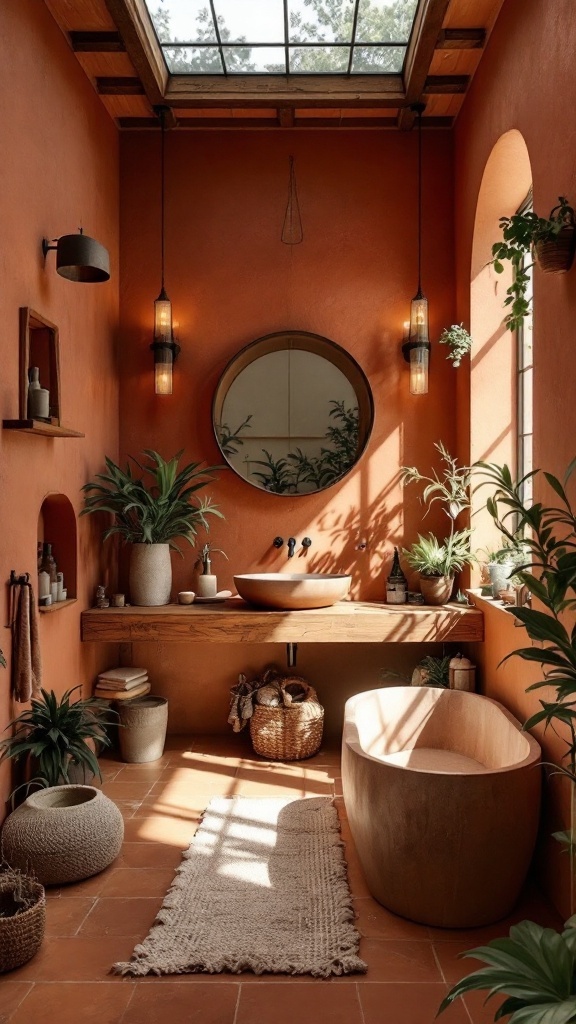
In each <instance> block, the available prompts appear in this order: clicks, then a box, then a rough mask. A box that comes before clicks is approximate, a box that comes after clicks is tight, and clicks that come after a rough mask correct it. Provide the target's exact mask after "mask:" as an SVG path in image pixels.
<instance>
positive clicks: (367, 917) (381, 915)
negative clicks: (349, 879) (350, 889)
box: [354, 897, 428, 939]
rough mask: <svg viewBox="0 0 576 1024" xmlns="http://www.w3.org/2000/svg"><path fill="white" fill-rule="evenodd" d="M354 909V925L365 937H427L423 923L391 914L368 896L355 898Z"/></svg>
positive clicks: (426, 930)
mask: <svg viewBox="0 0 576 1024" xmlns="http://www.w3.org/2000/svg"><path fill="white" fill-rule="evenodd" d="M354 911H355V914H356V922H355V924H356V927H357V929H358V931H359V932H360V934H361V935H363V936H364V937H365V938H367V939H427V938H428V929H427V928H426V926H425V925H423V924H415V923H414V922H413V921H406V920H405V919H404V918H403V917H398V916H397V915H396V914H392V913H391V911H389V910H386V908H385V907H382V906H380V904H379V903H377V902H376V900H373V899H371V898H370V897H364V898H360V899H355V900H354Z"/></svg>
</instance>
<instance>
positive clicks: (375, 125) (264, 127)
mask: <svg viewBox="0 0 576 1024" xmlns="http://www.w3.org/2000/svg"><path fill="white" fill-rule="evenodd" d="M117 122H118V127H119V128H121V129H122V130H123V131H145V130H151V129H157V128H158V121H157V120H156V118H155V117H119V118H118V119H117ZM453 122H454V118H452V117H426V118H424V119H423V121H422V130H423V131H425V130H426V129H427V128H451V127H452V124H453ZM294 127H295V128H304V129H306V128H327V129H331V130H332V131H339V130H341V129H348V128H350V129H358V128H361V129H362V130H366V129H373V130H378V131H382V130H383V129H391V130H394V131H396V129H397V127H398V124H397V120H396V118H395V117H362V116H359V117H350V118H348V117H347V118H346V120H345V121H343V120H341V119H340V118H334V117H302V118H298V117H296V118H295V120H294ZM240 128H244V129H246V128H249V129H256V130H258V131H270V129H274V130H276V131H278V130H280V128H279V125H278V121H277V119H276V118H275V117H274V115H273V114H272V116H271V117H270V118H264V117H230V118H225V117H213V118H211V117H179V118H178V129H185V130H188V131H237V130H238V129H240Z"/></svg>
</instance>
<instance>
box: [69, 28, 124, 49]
mask: <svg viewBox="0 0 576 1024" xmlns="http://www.w3.org/2000/svg"><path fill="white" fill-rule="evenodd" d="M68 38H69V39H70V45H71V46H72V49H73V50H74V52H75V53H125V52H126V47H125V46H124V43H123V42H122V38H121V36H120V33H119V32H69V33H68Z"/></svg>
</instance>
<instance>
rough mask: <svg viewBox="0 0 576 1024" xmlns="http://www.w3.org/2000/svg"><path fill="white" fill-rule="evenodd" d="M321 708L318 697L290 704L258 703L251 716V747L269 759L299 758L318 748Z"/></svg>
mask: <svg viewBox="0 0 576 1024" xmlns="http://www.w3.org/2000/svg"><path fill="white" fill-rule="evenodd" d="M323 728H324V708H323V707H322V705H321V704H319V703H318V701H317V700H314V699H312V700H305V701H302V702H301V703H294V704H292V705H291V706H290V707H287V708H286V707H276V708H274V707H266V706H265V705H262V704H257V705H256V707H255V708H254V711H253V714H252V717H251V719H250V738H251V740H252V746H253V747H254V750H255V752H256V753H257V754H260V756H261V757H267V758H269V759H270V760H271V761H300V760H302V758H305V757H312V755H313V754H316V753H317V752H318V750H319V749H320V744H321V743H322V730H323Z"/></svg>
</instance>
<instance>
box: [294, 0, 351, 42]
mask: <svg viewBox="0 0 576 1024" xmlns="http://www.w3.org/2000/svg"><path fill="white" fill-rule="evenodd" d="M354 4H355V0H331V2H330V3H326V0H288V36H289V40H290V42H291V43H350V42H351V40H352V28H353V25H354Z"/></svg>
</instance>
